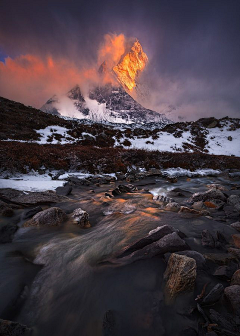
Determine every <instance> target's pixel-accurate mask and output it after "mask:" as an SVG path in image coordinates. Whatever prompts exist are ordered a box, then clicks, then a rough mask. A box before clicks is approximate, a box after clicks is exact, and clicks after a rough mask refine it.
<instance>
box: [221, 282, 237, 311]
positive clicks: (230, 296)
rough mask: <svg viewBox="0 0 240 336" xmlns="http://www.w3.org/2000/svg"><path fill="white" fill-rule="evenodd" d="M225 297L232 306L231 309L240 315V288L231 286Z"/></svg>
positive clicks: (226, 289)
mask: <svg viewBox="0 0 240 336" xmlns="http://www.w3.org/2000/svg"><path fill="white" fill-rule="evenodd" d="M224 295H225V297H226V299H227V301H228V302H229V303H230V304H231V307H232V309H233V311H234V313H236V314H238V315H239V314H240V286H239V285H231V286H229V287H226V288H225V290H224Z"/></svg>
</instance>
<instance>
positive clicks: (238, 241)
mask: <svg viewBox="0 0 240 336" xmlns="http://www.w3.org/2000/svg"><path fill="white" fill-rule="evenodd" d="M232 238H233V242H234V244H235V246H236V247H237V248H240V234H234V235H232Z"/></svg>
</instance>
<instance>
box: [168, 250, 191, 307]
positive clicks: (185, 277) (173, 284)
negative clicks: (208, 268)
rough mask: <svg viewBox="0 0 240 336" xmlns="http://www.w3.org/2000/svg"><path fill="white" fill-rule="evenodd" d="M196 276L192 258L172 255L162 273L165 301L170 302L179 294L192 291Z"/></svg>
mask: <svg viewBox="0 0 240 336" xmlns="http://www.w3.org/2000/svg"><path fill="white" fill-rule="evenodd" d="M196 276H197V265H196V261H195V260H194V259H193V258H189V257H186V256H184V255H179V254H176V253H172V255H171V257H170V258H169V260H168V264H167V269H166V271H165V273H164V279H165V281H166V286H165V295H166V301H167V302H171V301H172V299H174V298H175V297H176V296H177V295H178V294H179V293H182V292H188V291H192V290H193V289H194V286H195V280H196Z"/></svg>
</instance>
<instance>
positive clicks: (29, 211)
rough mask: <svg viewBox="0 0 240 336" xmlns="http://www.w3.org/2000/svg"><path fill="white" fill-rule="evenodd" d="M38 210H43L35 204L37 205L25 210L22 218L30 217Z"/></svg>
mask: <svg viewBox="0 0 240 336" xmlns="http://www.w3.org/2000/svg"><path fill="white" fill-rule="evenodd" d="M40 211H43V209H42V207H40V206H37V207H35V208H32V209H29V210H25V211H24V213H23V217H22V218H23V219H28V218H31V217H33V216H34V215H36V214H37V213H38V212H40Z"/></svg>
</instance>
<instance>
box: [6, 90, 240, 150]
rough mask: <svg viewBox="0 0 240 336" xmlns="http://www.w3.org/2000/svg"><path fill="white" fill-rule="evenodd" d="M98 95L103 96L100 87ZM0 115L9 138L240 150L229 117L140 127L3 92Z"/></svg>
mask: <svg viewBox="0 0 240 336" xmlns="http://www.w3.org/2000/svg"><path fill="white" fill-rule="evenodd" d="M72 94H73V93H72ZM92 94H97V93H96V92H95V93H92ZM98 97H99V99H103V98H102V96H101V94H100V93H99V92H98ZM109 101H112V104H115V103H114V100H112V98H111V99H109ZM116 104H117V103H116ZM0 115H1V131H0V136H1V140H5V141H11V140H18V141H25V142H36V143H38V144H62V145H64V144H78V145H81V146H94V147H115V148H122V149H130V148H134V149H145V150H158V151H164V152H165V151H168V152H176V153H183V152H188V153H206V154H215V155H235V156H240V147H239V141H240V120H239V119H233V118H228V117H225V118H222V119H219V120H217V119H215V118H205V119H199V120H198V121H195V122H181V123H174V124H168V125H165V126H163V125H162V124H161V123H149V124H147V125H145V126H141V127H139V126H138V125H137V124H136V125H135V124H134V125H122V124H121V125H118V124H110V123H94V122H92V121H85V120H78V119H66V118H61V117H58V116H55V115H51V114H47V113H44V112H42V111H39V110H37V109H34V108H32V107H27V106H24V105H23V104H20V103H16V102H13V101H10V100H8V99H5V98H0Z"/></svg>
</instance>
